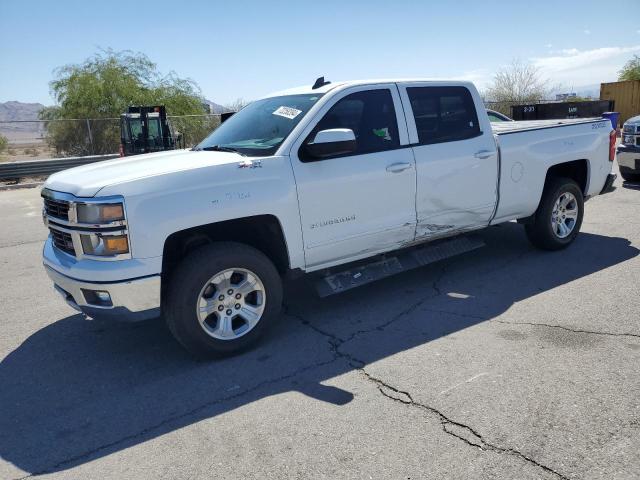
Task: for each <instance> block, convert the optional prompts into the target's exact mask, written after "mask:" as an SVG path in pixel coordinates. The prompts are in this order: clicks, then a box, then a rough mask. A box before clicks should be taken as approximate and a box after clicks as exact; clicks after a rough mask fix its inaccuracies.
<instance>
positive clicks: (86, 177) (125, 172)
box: [44, 150, 254, 197]
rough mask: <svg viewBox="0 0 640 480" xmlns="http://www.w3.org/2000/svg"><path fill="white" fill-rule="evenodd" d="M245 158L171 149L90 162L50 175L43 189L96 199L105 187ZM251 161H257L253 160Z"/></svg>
mask: <svg viewBox="0 0 640 480" xmlns="http://www.w3.org/2000/svg"><path fill="white" fill-rule="evenodd" d="M244 159H245V157H242V156H241V155H239V154H237V153H233V152H207V151H192V150H171V151H168V152H157V153H147V154H144V155H135V156H131V157H124V158H118V159H114V160H105V161H103V162H96V163H90V164H88V165H83V166H81V167H75V168H70V169H68V170H63V171H61V172H58V173H54V174H53V175H51V176H50V177H49V178H48V179H47V181H46V182H45V184H44V188H48V189H50V190H55V191H58V192H65V193H71V194H72V195H75V196H76V197H93V196H95V195H96V194H97V193H98V192H99V191H100V190H101V189H102V188H104V187H107V186H111V185H117V184H119V183H126V182H130V181H132V180H137V179H140V178H146V177H153V176H156V175H166V174H169V173H174V172H180V171H184V170H193V169H196V168H205V167H210V166H215V165H224V164H228V163H234V162H235V163H240V162H241V161H243V160H244ZM252 160H254V158H253V157H252Z"/></svg>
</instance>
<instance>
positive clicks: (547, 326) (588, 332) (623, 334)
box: [494, 320, 640, 338]
mask: <svg viewBox="0 0 640 480" xmlns="http://www.w3.org/2000/svg"><path fill="white" fill-rule="evenodd" d="M494 321H495V322H496V323H503V324H505V325H529V326H532V327H546V328H558V329H560V330H566V331H567V332H573V333H585V334H589V335H605V336H609V337H635V338H640V334H637V333H615V332H599V331H596V330H582V329H579V328H570V327H564V326H562V325H551V324H549V323H535V322H507V321H505V320H494Z"/></svg>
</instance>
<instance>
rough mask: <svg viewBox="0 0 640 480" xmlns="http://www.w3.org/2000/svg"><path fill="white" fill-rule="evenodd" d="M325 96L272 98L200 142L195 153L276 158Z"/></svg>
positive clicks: (251, 105)
mask: <svg viewBox="0 0 640 480" xmlns="http://www.w3.org/2000/svg"><path fill="white" fill-rule="evenodd" d="M321 96H322V94H319V93H315V94H306V95H287V96H282V97H271V98H265V99H262V100H257V101H255V102H253V103H250V104H249V105H247V106H246V107H244V108H243V109H242V110H240V111H239V112H238V113H236V114H235V115H233V116H232V117H231V118H229V119H228V120H227V121H226V122H224V123H223V124H222V125H220V126H219V127H218V128H217V129H216V130H214V131H213V132H212V133H211V135H209V136H208V137H207V138H205V139H204V140H203V141H202V142H200V143H199V144H198V145H197V146H196V147H195V148H194V150H234V151H238V152H239V153H241V154H243V155H249V156H262V155H273V154H274V153H275V151H276V150H277V149H278V147H279V146H280V144H281V143H282V142H283V141H284V139H285V138H287V135H289V133H291V130H293V128H294V127H295V126H296V125H297V124H298V123H299V122H300V120H301V119H302V117H304V116H305V114H306V113H307V112H308V111H309V110H310V109H311V107H312V106H313V105H314V104H315V103H316V102H317V101H318V99H319V98H320V97H321Z"/></svg>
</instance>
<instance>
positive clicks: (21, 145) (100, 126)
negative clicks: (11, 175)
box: [0, 100, 556, 162]
mask: <svg viewBox="0 0 640 480" xmlns="http://www.w3.org/2000/svg"><path fill="white" fill-rule="evenodd" d="M550 102H556V100H540V101H538V102H534V103H536V104H542V103H550ZM513 105H522V102H493V101H485V107H486V108H488V109H491V110H496V111H498V112H500V113H503V114H505V115H507V116H511V106H513ZM167 118H168V119H169V121H170V123H171V128H172V130H173V134H174V137H177V136H178V134H179V135H180V137H181V141H180V142H176V144H177V145H180V146H183V147H184V148H190V147H193V146H194V145H196V144H197V143H199V142H200V141H201V140H202V139H204V138H205V137H206V136H207V135H208V134H209V133H211V132H212V131H213V130H214V129H216V128H217V127H218V125H220V115H219V114H207V115H168V116H167ZM0 135H1V136H2V137H5V138H6V139H7V142H6V144H5V145H4V147H3V148H2V144H0V148H1V150H0V162H1V161H4V162H6V161H18V160H38V159H44V158H65V157H83V156H88V155H104V154H113V153H118V149H119V145H120V119H119V118H93V119H90V118H89V119H87V118H84V119H69V120H14V121H10V120H9V121H7V120H3V121H0ZM0 140H1V139H0Z"/></svg>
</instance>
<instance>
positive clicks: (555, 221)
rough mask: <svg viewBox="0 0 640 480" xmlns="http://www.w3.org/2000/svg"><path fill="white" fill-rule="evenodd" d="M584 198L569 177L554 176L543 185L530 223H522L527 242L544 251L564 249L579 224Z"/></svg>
mask: <svg viewBox="0 0 640 480" xmlns="http://www.w3.org/2000/svg"><path fill="white" fill-rule="evenodd" d="M583 215H584V198H583V196H582V190H580V187H579V186H578V184H577V183H576V182H575V181H574V180H571V179H570V178H553V179H551V180H549V182H548V183H547V185H545V188H544V191H543V193H542V199H541V200H540V205H539V206H538V210H536V213H535V214H534V217H533V222H532V223H529V224H527V225H525V231H526V233H527V237H528V238H529V241H530V242H531V243H532V244H533V245H535V246H536V247H538V248H542V249H544V250H560V249H562V248H566V247H567V246H568V245H569V244H571V242H573V240H574V239H575V238H576V236H577V235H578V233H579V232H580V226H581V225H582V217H583Z"/></svg>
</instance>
